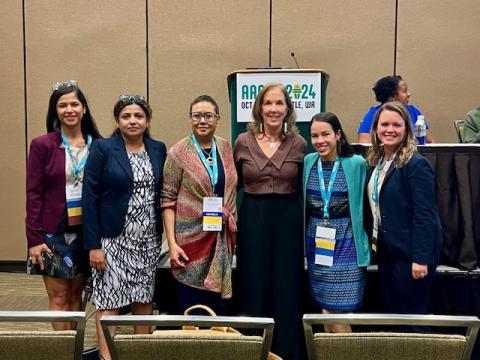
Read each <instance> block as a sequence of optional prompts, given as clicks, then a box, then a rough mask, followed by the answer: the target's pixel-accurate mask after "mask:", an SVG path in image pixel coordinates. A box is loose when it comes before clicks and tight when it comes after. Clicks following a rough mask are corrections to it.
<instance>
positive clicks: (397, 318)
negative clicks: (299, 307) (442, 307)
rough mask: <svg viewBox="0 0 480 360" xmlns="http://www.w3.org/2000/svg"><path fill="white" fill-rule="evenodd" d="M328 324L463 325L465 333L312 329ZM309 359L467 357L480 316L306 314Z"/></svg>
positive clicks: (439, 359) (450, 359) (463, 359)
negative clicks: (330, 331)
mask: <svg viewBox="0 0 480 360" xmlns="http://www.w3.org/2000/svg"><path fill="white" fill-rule="evenodd" d="M325 324H350V325H370V326H372V325H376V327H378V325H381V326H383V325H394V326H419V327H463V328H467V331H466V335H457V334H425V333H412V332H386V331H384V330H382V331H371V332H352V333H323V332H315V333H314V332H313V330H312V326H318V325H325ZM303 325H304V331H305V339H306V342H307V351H308V358H309V360H314V359H315V360H339V359H356V360H367V359H368V360H372V359H398V360H403V359H405V360H406V359H418V360H420V359H436V360H455V359H458V360H467V359H470V356H471V354H472V350H473V346H474V344H475V339H476V337H477V334H478V328H479V326H480V319H478V318H477V317H475V316H442V315H396V314H306V315H304V317H303Z"/></svg>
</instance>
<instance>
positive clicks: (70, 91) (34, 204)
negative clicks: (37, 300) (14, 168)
mask: <svg viewBox="0 0 480 360" xmlns="http://www.w3.org/2000/svg"><path fill="white" fill-rule="evenodd" d="M99 137H100V134H99V133H98V130H97V127H96V125H95V121H94V120H93V117H92V116H91V114H90V110H89V108H88V104H87V100H86V98H85V95H84V94H83V93H82V91H81V90H80V89H79V88H78V86H77V83H76V82H75V81H73V80H70V81H67V82H62V83H57V84H55V85H54V87H53V92H52V94H51V96H50V100H49V105H48V112H47V134H45V135H42V136H39V137H36V138H34V139H33V140H32V142H31V145H30V152H29V155H28V164H27V186H26V190H27V204H26V205H27V206H26V208H27V209H26V210H27V217H26V221H25V223H26V235H27V241H28V253H29V259H28V272H29V273H31V274H41V275H43V280H44V283H45V287H46V290H47V294H48V308H49V309H50V310H63V311H78V310H80V308H81V296H82V291H83V288H84V287H85V279H86V278H87V277H88V276H89V274H90V269H89V266H88V254H86V253H85V251H84V250H83V247H82V226H81V213H80V214H79V212H81V206H80V207H79V206H78V203H77V204H76V209H74V211H73V212H74V213H75V212H76V213H75V214H72V211H71V210H67V194H66V193H67V189H71V188H72V187H73V188H75V189H77V190H80V192H81V188H82V186H81V184H82V177H83V165H82V164H84V161H85V160H86V157H87V156H88V152H89V148H90V144H91V142H92V140H95V139H97V138H99ZM69 194H70V193H69ZM68 198H69V199H70V196H69V197H68ZM71 204H72V202H70V205H71ZM69 215H72V216H69ZM52 325H53V328H54V329H55V330H69V329H72V328H73V327H74V324H73V323H72V324H70V323H58V322H57V323H53V324H52Z"/></svg>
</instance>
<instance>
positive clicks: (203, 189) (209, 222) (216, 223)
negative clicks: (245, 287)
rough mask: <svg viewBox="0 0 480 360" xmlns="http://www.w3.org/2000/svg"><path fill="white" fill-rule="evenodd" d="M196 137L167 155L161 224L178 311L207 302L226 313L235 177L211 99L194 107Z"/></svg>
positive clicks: (205, 98) (229, 293)
mask: <svg viewBox="0 0 480 360" xmlns="http://www.w3.org/2000/svg"><path fill="white" fill-rule="evenodd" d="M190 119H191V120H190V121H191V126H192V134H190V135H189V136H187V137H186V138H184V139H182V140H180V141H179V142H178V143H177V144H175V145H174V146H173V147H172V148H171V149H170V151H169V152H168V155H167V160H166V162H165V167H164V183H163V190H162V194H161V208H162V210H163V222H164V225H165V233H166V237H167V241H168V246H169V250H170V265H171V268H172V273H173V276H174V277H175V279H176V292H177V302H178V305H179V311H180V313H182V312H183V311H184V310H185V309H186V308H188V307H190V306H191V305H194V304H199V303H200V304H204V305H208V306H210V307H211V308H213V309H214V310H215V311H216V312H217V313H218V314H223V315H225V314H226V313H227V312H228V311H227V304H228V302H227V301H225V299H229V298H231V297H232V259H233V251H234V247H235V234H236V231H237V228H236V207H235V206H236V204H235V203H236V189H237V174H236V171H235V165H234V162H233V153H232V148H231V146H230V145H229V144H228V142H227V141H226V140H225V139H223V138H221V137H218V136H214V134H215V130H216V128H217V126H218V123H219V120H220V114H219V108H218V104H217V102H216V101H215V100H214V99H213V98H211V97H210V96H208V95H201V96H199V97H197V98H196V99H195V100H194V101H193V102H192V103H191V105H190Z"/></svg>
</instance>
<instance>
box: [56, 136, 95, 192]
mask: <svg viewBox="0 0 480 360" xmlns="http://www.w3.org/2000/svg"><path fill="white" fill-rule="evenodd" d="M61 134H62V143H63V147H64V148H65V150H66V151H67V153H68V158H69V159H70V164H71V166H72V173H73V180H74V182H75V183H76V182H79V181H81V179H80V173H81V172H82V171H83V169H84V168H85V163H86V162H87V156H88V155H87V156H85V157H84V158H83V159H81V160H80V162H78V163H77V161H76V160H75V158H74V157H73V153H72V148H71V147H70V144H69V143H68V139H67V137H66V136H65V134H64V133H63V132H62V133H61ZM91 145H92V137H91V136H90V135H87V149H90V146H91Z"/></svg>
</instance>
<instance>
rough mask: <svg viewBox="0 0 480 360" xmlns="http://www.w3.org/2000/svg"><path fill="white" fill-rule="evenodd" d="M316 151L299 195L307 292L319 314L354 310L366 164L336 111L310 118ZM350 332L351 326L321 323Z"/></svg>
mask: <svg viewBox="0 0 480 360" xmlns="http://www.w3.org/2000/svg"><path fill="white" fill-rule="evenodd" d="M310 137H311V141H312V146H313V148H314V149H315V150H316V152H315V153H312V154H308V155H307V156H306V157H305V159H304V173H303V182H304V184H303V197H304V211H305V241H306V254H307V262H308V274H309V284H310V292H311V294H312V298H313V300H314V302H315V304H316V305H317V306H318V307H319V308H321V309H322V312H323V313H336V312H345V311H354V310H357V309H358V308H359V307H360V306H361V305H362V302H363V294H364V289H365V283H366V267H367V266H368V265H369V263H370V250H369V244H368V238H367V234H366V233H365V230H364V228H363V194H364V192H363V189H364V186H365V180H366V173H367V164H366V161H365V159H363V158H362V157H361V156H359V155H354V152H353V149H352V147H351V146H350V144H349V143H348V140H347V138H346V136H345V134H344V132H343V130H342V126H341V124H340V121H339V120H338V118H337V116H336V115H335V114H333V113H329V112H324V113H320V114H317V115H315V116H314V117H313V118H312V120H311V121H310ZM325 331H326V332H350V331H351V328H350V326H349V325H325Z"/></svg>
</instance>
